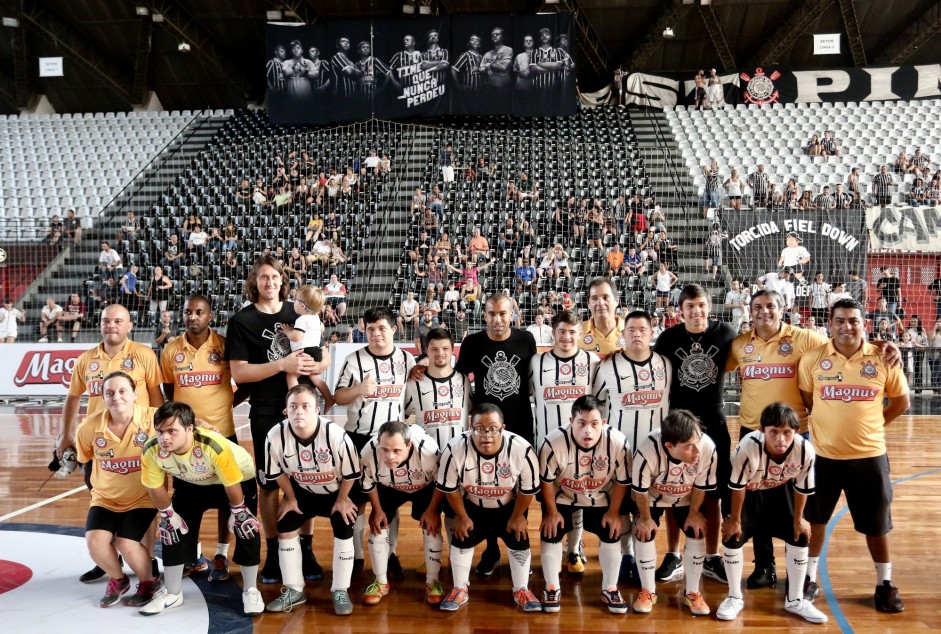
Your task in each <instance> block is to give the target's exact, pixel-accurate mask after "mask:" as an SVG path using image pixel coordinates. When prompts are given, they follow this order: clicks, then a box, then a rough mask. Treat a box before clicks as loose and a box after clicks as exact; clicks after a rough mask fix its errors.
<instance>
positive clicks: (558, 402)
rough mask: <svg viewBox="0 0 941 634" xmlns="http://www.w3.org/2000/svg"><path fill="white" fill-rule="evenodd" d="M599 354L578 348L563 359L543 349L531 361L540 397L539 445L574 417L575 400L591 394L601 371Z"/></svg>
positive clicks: (531, 375) (531, 378)
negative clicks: (573, 406)
mask: <svg viewBox="0 0 941 634" xmlns="http://www.w3.org/2000/svg"><path fill="white" fill-rule="evenodd" d="M598 363H599V359H598V355H596V354H595V353H594V352H588V351H586V350H578V352H576V353H575V354H574V355H573V356H571V357H568V358H562V357H558V356H556V354H555V353H554V352H553V351H552V350H548V351H546V352H542V353H539V354H537V355H536V356H534V357H533V360H532V361H531V362H530V371H529V381H530V386H531V387H532V392H533V396H534V397H535V399H536V410H535V412H536V446H537V447H540V446H542V441H543V440H545V438H546V435H547V434H548V433H549V432H550V431H552V430H553V429H556V428H557V427H561V426H563V425H567V424H568V423H569V420H570V419H571V418H572V403H574V402H575V401H576V400H577V399H578V398H579V397H580V396H584V395H586V394H591V388H592V384H593V382H594V379H595V374H596V373H597V371H598Z"/></svg>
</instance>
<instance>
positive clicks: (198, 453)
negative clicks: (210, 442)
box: [193, 445, 203, 460]
mask: <svg viewBox="0 0 941 634" xmlns="http://www.w3.org/2000/svg"><path fill="white" fill-rule="evenodd" d="M193 457H194V458H196V459H197V460H199V459H200V458H202V457H203V448H202V447H200V446H199V445H196V446H195V447H193Z"/></svg>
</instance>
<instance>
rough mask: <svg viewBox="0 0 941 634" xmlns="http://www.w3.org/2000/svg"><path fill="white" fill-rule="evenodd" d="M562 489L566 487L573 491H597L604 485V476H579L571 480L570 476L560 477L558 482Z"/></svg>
mask: <svg viewBox="0 0 941 634" xmlns="http://www.w3.org/2000/svg"><path fill="white" fill-rule="evenodd" d="M559 484H560V485H561V486H562V488H563V489H568V490H569V491H572V492H574V493H584V492H585V491H597V490H598V489H600V488H601V487H602V486H604V478H581V479H580V480H573V479H571V478H562V480H561V481H560V482H559Z"/></svg>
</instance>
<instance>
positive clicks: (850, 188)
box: [846, 167, 862, 205]
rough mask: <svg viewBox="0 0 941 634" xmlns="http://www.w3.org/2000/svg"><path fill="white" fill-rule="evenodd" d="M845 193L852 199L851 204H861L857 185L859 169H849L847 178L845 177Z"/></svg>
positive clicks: (860, 192) (858, 184)
mask: <svg viewBox="0 0 941 634" xmlns="http://www.w3.org/2000/svg"><path fill="white" fill-rule="evenodd" d="M846 191H847V193H849V195H850V196H852V197H853V203H854V204H856V205H859V204H861V203H862V188H861V187H860V183H859V168H858V167H853V168H852V169H850V173H849V176H847V177H846Z"/></svg>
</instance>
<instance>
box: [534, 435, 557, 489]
mask: <svg viewBox="0 0 941 634" xmlns="http://www.w3.org/2000/svg"><path fill="white" fill-rule="evenodd" d="M539 466H540V467H541V470H542V473H541V476H540V477H541V478H542V481H543V482H555V480H556V478H558V477H559V474H561V473H562V467H561V466H560V465H559V460H558V456H557V455H556V453H555V450H554V449H553V447H552V443H551V442H550V441H549V439H548V438H546V439H545V440H544V441H543V442H542V447H541V448H540V449H539Z"/></svg>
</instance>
